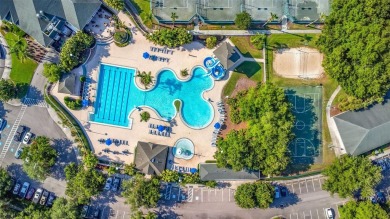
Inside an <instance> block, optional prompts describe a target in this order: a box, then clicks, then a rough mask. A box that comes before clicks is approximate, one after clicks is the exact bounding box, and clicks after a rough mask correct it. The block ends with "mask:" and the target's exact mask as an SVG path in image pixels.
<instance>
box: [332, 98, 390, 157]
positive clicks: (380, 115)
mask: <svg viewBox="0 0 390 219" xmlns="http://www.w3.org/2000/svg"><path fill="white" fill-rule="evenodd" d="M334 121H335V123H336V126H337V129H338V132H339V134H340V138H341V141H342V144H343V145H344V148H345V150H346V152H347V153H348V154H351V155H355V156H356V155H360V154H363V153H366V152H368V151H371V150H374V149H376V148H378V147H380V146H382V145H385V144H387V143H389V142H390V135H389V130H390V103H385V104H376V105H374V106H373V107H371V108H369V109H366V110H360V111H349V112H345V113H342V114H340V115H337V116H335V117H334Z"/></svg>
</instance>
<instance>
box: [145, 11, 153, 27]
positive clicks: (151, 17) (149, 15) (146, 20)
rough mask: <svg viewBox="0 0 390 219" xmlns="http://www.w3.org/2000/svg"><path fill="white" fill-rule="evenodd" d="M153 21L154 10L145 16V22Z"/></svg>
mask: <svg viewBox="0 0 390 219" xmlns="http://www.w3.org/2000/svg"><path fill="white" fill-rule="evenodd" d="M149 22H150V23H151V24H153V14H152V12H150V13H148V14H147V15H146V16H145V23H149Z"/></svg>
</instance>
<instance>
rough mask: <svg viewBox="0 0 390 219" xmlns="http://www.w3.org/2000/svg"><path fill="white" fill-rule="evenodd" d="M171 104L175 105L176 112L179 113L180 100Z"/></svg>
mask: <svg viewBox="0 0 390 219" xmlns="http://www.w3.org/2000/svg"><path fill="white" fill-rule="evenodd" d="M173 104H174V105H175V108H176V112H179V110H180V105H181V102H180V100H175V102H173Z"/></svg>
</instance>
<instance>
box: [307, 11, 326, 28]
mask: <svg viewBox="0 0 390 219" xmlns="http://www.w3.org/2000/svg"><path fill="white" fill-rule="evenodd" d="M325 19H326V15H325V14H324V13H321V14H320V16H319V17H318V18H317V19H316V20H314V21H312V22H310V23H309V24H307V25H306V27H308V26H310V25H312V24H314V23H315V22H317V21H321V22H324V21H325Z"/></svg>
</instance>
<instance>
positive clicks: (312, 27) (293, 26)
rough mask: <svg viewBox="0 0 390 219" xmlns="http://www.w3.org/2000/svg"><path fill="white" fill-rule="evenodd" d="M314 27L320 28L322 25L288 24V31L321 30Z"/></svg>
mask: <svg viewBox="0 0 390 219" xmlns="http://www.w3.org/2000/svg"><path fill="white" fill-rule="evenodd" d="M316 26H319V27H321V26H322V25H316V24H311V25H309V26H306V24H297V23H289V24H288V29H289V30H320V29H321V28H317V27H316Z"/></svg>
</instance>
